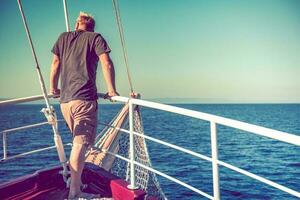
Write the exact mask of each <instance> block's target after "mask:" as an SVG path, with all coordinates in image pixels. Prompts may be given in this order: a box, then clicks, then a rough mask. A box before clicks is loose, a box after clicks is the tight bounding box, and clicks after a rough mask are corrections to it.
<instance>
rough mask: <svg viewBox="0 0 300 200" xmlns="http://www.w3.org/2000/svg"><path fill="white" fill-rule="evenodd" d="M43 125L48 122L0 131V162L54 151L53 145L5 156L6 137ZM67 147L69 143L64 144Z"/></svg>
mask: <svg viewBox="0 0 300 200" xmlns="http://www.w3.org/2000/svg"><path fill="white" fill-rule="evenodd" d="M60 121H63V120H57V122H60ZM43 125H49V122H40V123H36V124H30V125H26V126H21V127H17V128H11V129H6V130H3V131H1V132H0V133H1V134H2V142H3V158H2V159H0V162H3V161H6V160H11V159H15V158H19V157H23V156H26V155H30V154H34V153H39V152H42V151H46V150H50V149H54V148H55V147H56V146H55V145H54V146H49V147H44V148H40V149H35V150H32V151H28V152H24V153H20V154H17V155H13V156H9V157H8V155H7V152H8V149H7V137H8V135H9V134H12V133H16V131H21V130H25V129H30V128H36V127H39V126H43ZM67 145H69V146H70V145H71V143H68V144H65V145H64V146H67Z"/></svg>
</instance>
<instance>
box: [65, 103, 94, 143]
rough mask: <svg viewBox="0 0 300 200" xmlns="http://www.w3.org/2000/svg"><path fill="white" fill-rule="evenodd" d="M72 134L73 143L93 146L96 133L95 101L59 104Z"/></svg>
mask: <svg viewBox="0 0 300 200" xmlns="http://www.w3.org/2000/svg"><path fill="white" fill-rule="evenodd" d="M60 108H61V112H62V114H63V116H64V118H65V120H66V122H67V124H68V127H69V128H70V130H71V133H72V134H73V143H77V144H86V145H93V144H94V140H95V136H96V131H97V111H98V103H97V101H83V100H73V101H70V102H68V103H61V104H60Z"/></svg>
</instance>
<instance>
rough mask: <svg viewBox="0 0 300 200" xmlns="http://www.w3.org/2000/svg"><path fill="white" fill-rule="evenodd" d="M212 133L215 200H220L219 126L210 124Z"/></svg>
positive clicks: (213, 123)
mask: <svg viewBox="0 0 300 200" xmlns="http://www.w3.org/2000/svg"><path fill="white" fill-rule="evenodd" d="M210 133H211V157H212V170H213V186H214V195H213V196H214V199H215V200H219V199H220V186H219V167H218V141H217V126H216V123H215V122H212V121H211V122H210Z"/></svg>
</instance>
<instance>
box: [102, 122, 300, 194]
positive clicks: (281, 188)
mask: <svg viewBox="0 0 300 200" xmlns="http://www.w3.org/2000/svg"><path fill="white" fill-rule="evenodd" d="M101 124H102V125H105V126H108V127H111V128H115V129H117V130H119V131H121V132H124V133H127V134H130V131H129V130H126V129H123V128H119V127H115V126H112V125H109V124H105V123H101ZM133 134H134V135H136V136H139V137H143V138H145V139H148V140H150V141H152V142H156V143H158V144H162V145H164V146H167V147H170V148H172V149H176V150H178V151H181V152H184V153H187V154H189V155H192V156H194V157H197V158H200V159H203V160H206V161H209V162H212V161H213V159H212V158H210V157H208V156H205V155H202V154H200V153H196V152H194V151H191V150H189V149H186V148H183V147H180V146H177V145H175V144H171V143H168V142H164V141H162V140H159V139H156V138H153V137H151V136H148V135H145V134H141V133H138V132H135V131H133ZM103 151H105V150H103ZM108 153H110V154H113V155H115V156H116V157H118V158H120V159H122V160H125V161H127V162H130V160H129V159H124V157H122V156H120V155H118V154H114V153H112V152H108ZM134 162H135V164H136V165H139V166H141V165H140V164H138V163H137V162H136V161H134ZM217 163H218V164H219V165H222V166H224V167H226V168H228V169H231V170H233V171H236V172H239V173H241V174H243V175H246V176H248V177H251V178H253V179H256V180H258V181H261V182H263V183H266V184H268V185H270V186H272V187H274V188H277V189H279V190H282V191H284V192H287V193H289V194H292V195H294V196H296V197H300V193H299V192H297V191H295V190H292V189H290V188H288V187H285V186H283V185H280V184H278V183H276V182H274V181H271V180H268V179H266V178H263V177H261V176H258V175H256V174H253V173H251V172H248V171H246V170H244V169H241V168H238V167H235V166H233V165H231V164H229V163H226V162H223V161H220V160H217ZM142 167H143V166H142ZM148 168H149V167H148ZM148 168H145V169H147V170H149V169H148ZM153 170H154V169H153ZM150 171H151V170H150ZM155 171H156V172H159V173H157V174H159V175H160V173H161V172H160V171H158V170H155ZM152 172H154V171H152ZM164 177H165V176H164ZM165 178H167V177H165ZM168 179H169V178H168ZM169 180H171V179H169ZM178 181H179V180H178ZM174 182H176V183H177V181H174ZM185 184H186V183H185ZM183 186H184V185H183ZM191 187H192V186H191ZM187 188H189V187H187ZM189 189H191V188H189ZM192 190H193V189H192ZM193 191H194V192H197V193H198V194H201V193H200V192H199V191H195V190H193ZM203 196H205V195H203Z"/></svg>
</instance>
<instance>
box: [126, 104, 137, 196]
mask: <svg viewBox="0 0 300 200" xmlns="http://www.w3.org/2000/svg"><path fill="white" fill-rule="evenodd" d="M128 104H129V132H130V134H129V155H130V185H128V188H129V189H131V190H134V189H137V187H136V185H135V171H134V137H133V131H134V128H133V120H134V119H133V104H132V101H131V100H129V102H128Z"/></svg>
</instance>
